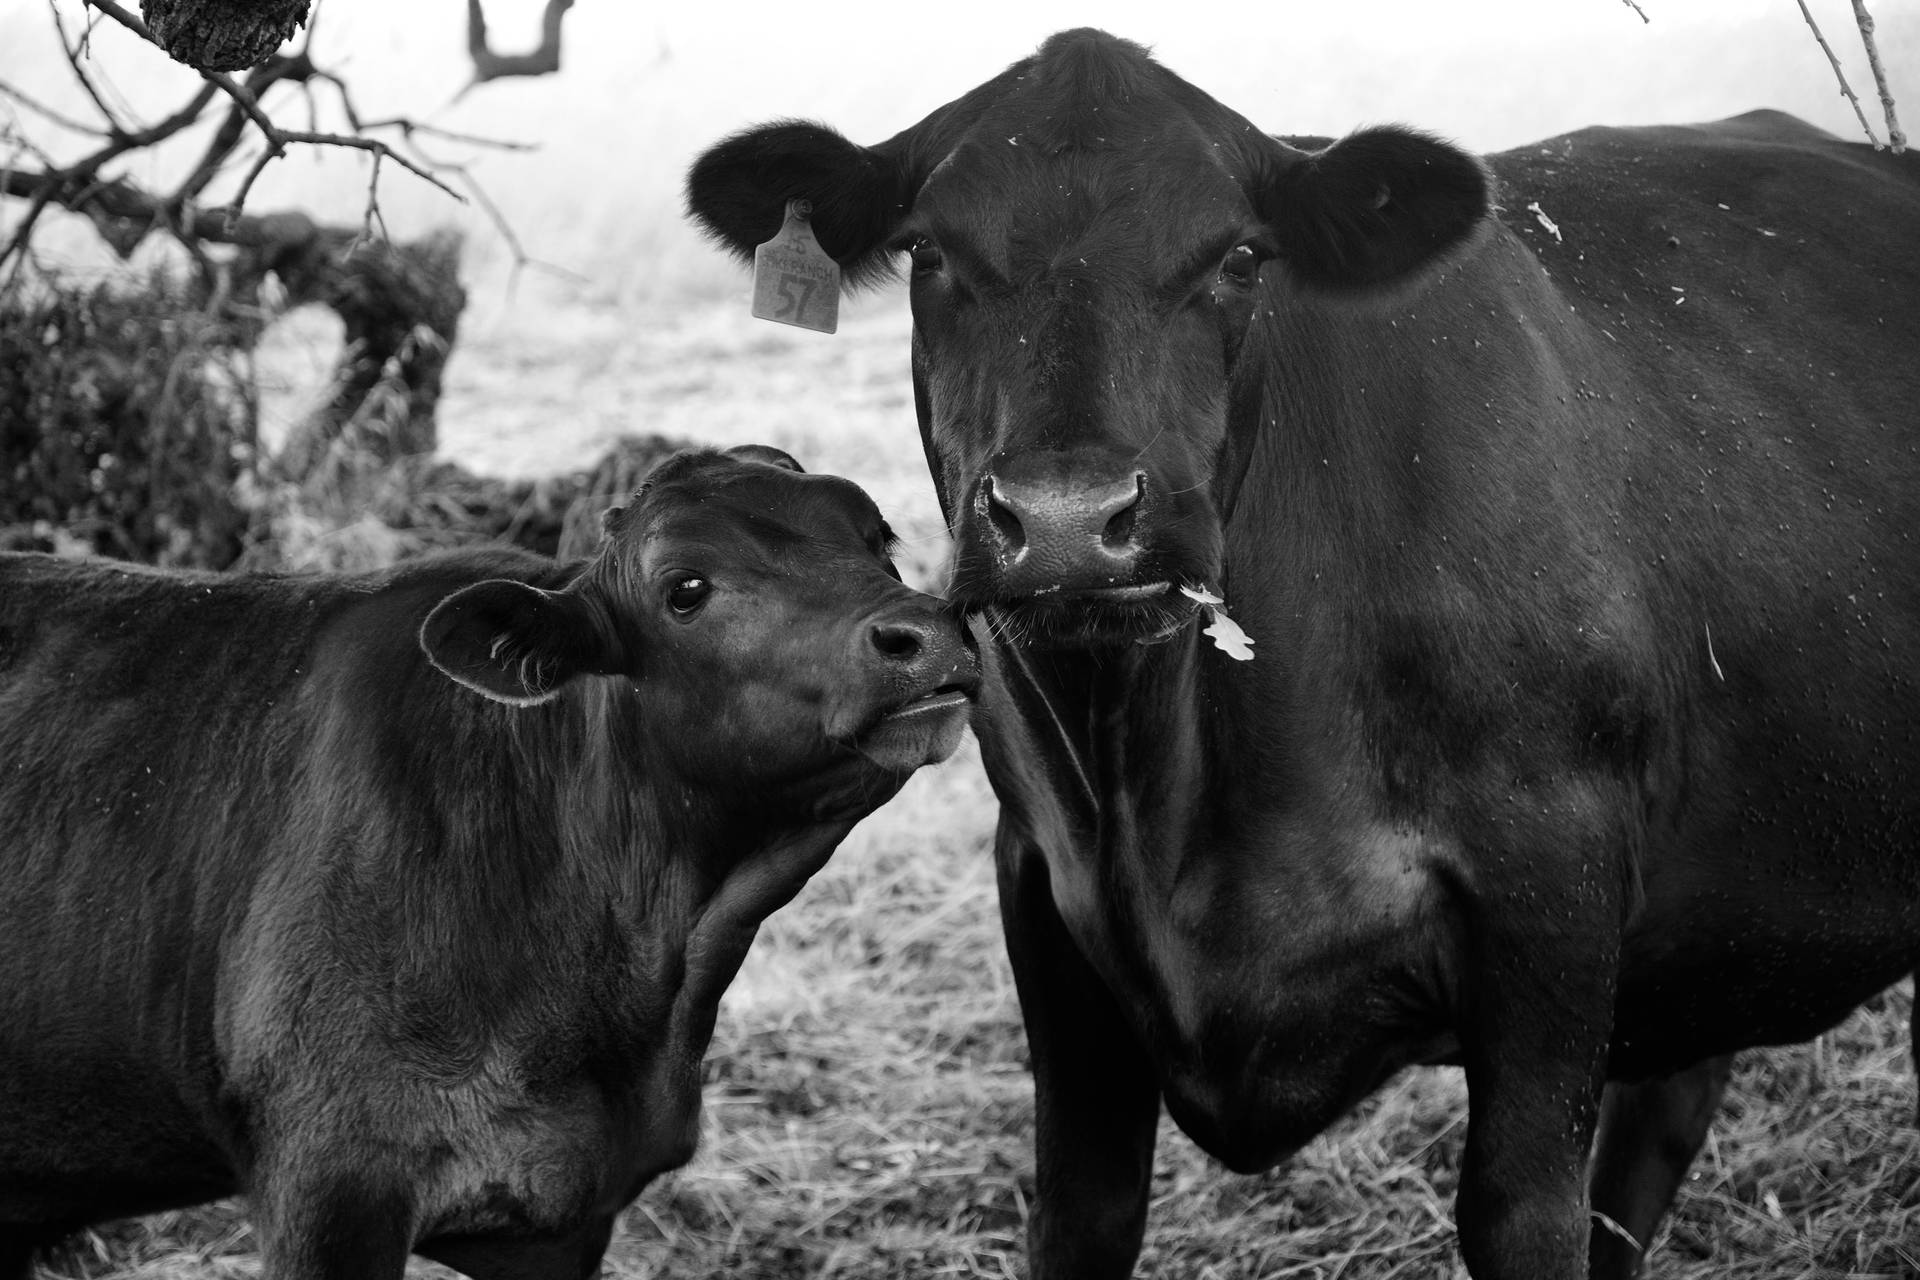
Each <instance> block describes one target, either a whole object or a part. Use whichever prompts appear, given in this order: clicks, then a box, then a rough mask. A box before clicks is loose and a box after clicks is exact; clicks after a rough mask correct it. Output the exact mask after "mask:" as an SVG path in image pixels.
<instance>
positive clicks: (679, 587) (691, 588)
mask: <svg viewBox="0 0 1920 1280" xmlns="http://www.w3.org/2000/svg"><path fill="white" fill-rule="evenodd" d="M712 591H713V584H712V583H710V582H708V581H707V580H706V579H705V578H696V577H693V576H692V575H691V574H689V575H688V576H687V577H684V578H679V579H677V580H675V582H674V584H673V585H672V586H670V587H668V588H667V607H668V608H669V609H672V610H673V611H674V612H675V613H677V614H679V615H680V616H682V617H686V616H687V615H688V614H691V613H693V612H694V611H695V610H697V609H699V607H700V606H701V605H703V604H705V603H706V602H707V596H708V595H709V594H710V593H711V592H712Z"/></svg>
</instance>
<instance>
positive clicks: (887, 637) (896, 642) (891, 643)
mask: <svg viewBox="0 0 1920 1280" xmlns="http://www.w3.org/2000/svg"><path fill="white" fill-rule="evenodd" d="M868 639H870V640H871V641H872V642H873V647H874V650H875V651H876V652H877V653H879V654H880V656H881V657H883V658H891V659H893V660H894V661H895V662H911V661H913V660H914V659H915V658H917V657H919V656H920V650H921V649H922V648H924V647H925V642H924V640H923V639H922V637H921V635H920V632H919V630H918V629H917V628H914V627H909V626H905V625H902V624H899V623H886V622H883V623H881V624H879V625H878V626H876V627H874V629H873V630H872V632H870V633H869V635H868Z"/></svg>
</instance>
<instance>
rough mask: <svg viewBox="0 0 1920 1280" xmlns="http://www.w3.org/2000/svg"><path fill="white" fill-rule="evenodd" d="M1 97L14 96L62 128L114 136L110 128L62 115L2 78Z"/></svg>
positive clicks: (105, 136)
mask: <svg viewBox="0 0 1920 1280" xmlns="http://www.w3.org/2000/svg"><path fill="white" fill-rule="evenodd" d="M0 97H6V98H12V99H13V100H14V101H15V102H17V103H19V104H20V105H21V106H23V107H26V108H27V109H28V110H30V111H34V112H36V113H38V114H40V115H42V116H45V117H46V118H47V119H48V120H51V121H52V122H53V123H54V124H57V125H59V126H60V127H61V128H62V129H71V130H73V132H75V133H84V134H88V135H90V136H92V137H95V138H107V137H111V136H112V134H111V133H110V132H109V131H108V130H106V129H102V128H100V127H99V126H98V125H91V124H88V123H86V122H85V121H83V120H75V119H73V118H72V117H70V116H63V115H61V114H60V113H59V112H58V111H55V110H54V109H53V108H52V107H49V106H47V105H46V104H45V103H41V102H36V101H34V100H33V99H32V98H30V97H28V96H27V95H26V94H24V93H22V92H20V90H18V89H16V88H14V87H13V86H12V85H10V84H8V83H6V82H5V81H4V80H0Z"/></svg>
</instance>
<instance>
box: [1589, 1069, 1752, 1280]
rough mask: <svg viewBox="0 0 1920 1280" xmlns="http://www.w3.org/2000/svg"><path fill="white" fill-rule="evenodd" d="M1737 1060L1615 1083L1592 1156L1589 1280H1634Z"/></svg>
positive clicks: (1701, 1140)
mask: <svg viewBox="0 0 1920 1280" xmlns="http://www.w3.org/2000/svg"><path fill="white" fill-rule="evenodd" d="M1732 1074H1733V1055H1732V1054H1726V1055H1724V1056H1722V1057H1718V1058H1708V1059H1706V1060H1705V1061H1704V1062H1696V1063H1695V1064H1694V1065H1692V1066H1691V1067H1688V1068H1686V1069H1685V1070H1683V1071H1676V1072H1674V1073H1673V1074H1672V1075H1670V1076H1662V1077H1660V1078H1658V1079H1654V1080H1644V1081H1637V1082H1633V1083H1619V1084H1610V1085H1608V1086H1607V1093H1606V1100H1605V1102H1604V1103H1603V1104H1602V1106H1601V1111H1600V1133H1599V1137H1598V1139H1597V1140H1596V1143H1595V1147H1594V1153H1593V1175H1592V1177H1591V1179H1590V1182H1591V1184H1592V1188H1593V1192H1592V1194H1593V1208H1594V1212H1595V1213H1597V1214H1600V1213H1603V1214H1605V1215H1606V1216H1607V1219H1608V1221H1607V1222H1599V1221H1597V1220H1596V1222H1595V1225H1594V1229H1593V1245H1592V1249H1591V1251H1590V1253H1589V1257H1590V1259H1591V1263H1590V1268H1589V1269H1590V1272H1591V1275H1592V1280H1633V1278H1634V1277H1636V1276H1638V1275H1639V1274H1640V1272H1641V1267H1642V1265H1643V1264H1644V1262H1645V1258H1646V1251H1647V1250H1648V1249H1649V1248H1651V1247H1652V1245H1653V1235H1654V1232H1655V1231H1657V1230H1659V1227H1660V1219H1662V1218H1664V1217H1665V1216H1666V1214H1667V1209H1668V1206H1670V1205H1671V1204H1672V1203H1673V1196H1674V1193H1675V1192H1676V1191H1678V1190H1679V1189H1680V1184H1681V1183H1682V1182H1683V1181H1685V1179H1686V1176H1687V1168H1688V1166H1690V1165H1691V1164H1692V1163H1693V1158H1694V1156H1695V1155H1696V1154H1697V1153H1698V1152H1699V1150H1700V1144H1701V1143H1702V1142H1705V1141H1706V1138H1707V1129H1708V1127H1709V1126H1710V1125H1712V1123H1713V1117H1714V1113H1715V1112H1717V1111H1718V1110H1719V1109H1720V1095H1721V1094H1723V1093H1725V1092H1726V1089H1727V1080H1728V1079H1729V1078H1730V1077H1731V1076H1732Z"/></svg>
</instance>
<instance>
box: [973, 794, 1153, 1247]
mask: <svg viewBox="0 0 1920 1280" xmlns="http://www.w3.org/2000/svg"><path fill="white" fill-rule="evenodd" d="M994 856H995V858H996V860H997V862H998V865H999V878H1000V912H1001V917H1002V921H1003V923H1004V925H1005V927H1006V936H1007V955H1008V957H1009V959H1010V960H1011V961H1012V964H1013V977H1014V985H1015V987H1016V988H1017V989H1018V991H1019V994H1020V1011H1021V1015H1022V1017H1023V1018H1024V1019H1025V1021H1026V1026H1027V1044H1028V1050H1029V1053H1030V1055H1031V1057H1032V1061H1033V1090H1034V1154H1035V1166H1036V1168H1035V1183H1036V1185H1035V1191H1034V1203H1033V1214H1032V1219H1031V1222H1030V1225H1029V1229H1028V1243H1029V1250H1030V1263H1029V1271H1028V1274H1029V1275H1030V1276H1031V1277H1032V1280H1068V1278H1071V1280H1108V1278H1115V1280H1117V1278H1118V1277H1124V1276H1127V1275H1130V1274H1132V1271H1133V1264H1134V1260H1135V1259H1136V1258H1138V1257H1139V1255H1140V1242H1141V1239H1142V1236H1143V1234H1144V1232H1145V1230H1146V1219H1147V1191H1148V1188H1149V1186H1150V1184H1151V1182H1152V1180H1153V1144H1154V1131H1155V1127H1156V1125H1157V1123H1158V1121H1159V1116H1160V1092H1159V1086H1158V1084H1157V1083H1156V1082H1155V1080H1154V1078H1153V1073H1152V1069H1151V1066H1150V1064H1149V1063H1148V1061H1147V1059H1146V1055H1145V1054H1144V1053H1143V1052H1142V1051H1141V1048H1140V1045H1139V1042H1138V1041H1137V1040H1136V1039H1135V1037H1134V1034H1133V1031H1132V1028H1131V1027H1129V1026H1128V1025H1127V1023H1126V1021H1125V1019H1124V1018H1123V1016H1122V1015H1121V1012H1120V1009H1119V1007H1118V1006H1117V1005H1116V1004H1115V1002H1114V999H1113V995H1112V993H1111V992H1110V991H1109V990H1108V989H1107V987H1106V984H1105V983H1104V982H1102V981H1101V979H1100V977H1099V975H1098V974H1096V973H1095V972H1094V970H1093V968H1092V966H1090V965H1089V964H1088V963H1087V961H1086V958H1085V957H1084V956H1082V955H1081V954H1080V951H1079V949H1078V948H1077V947H1076V946H1075V945H1074V943H1073V940H1072V938H1071V937H1070V936H1069V935H1068V933H1067V930H1066V926H1065V925H1064V924H1062V922H1061V920H1060V915H1059V912H1058V911H1057V910H1056V909H1055V907H1054V902H1053V890H1052V885H1051V883H1050V879H1049V876H1048V874H1047V868H1046V863H1045V862H1044V861H1043V860H1042V859H1041V857H1040V856H1039V854H1038V853H1036V852H1035V851H1034V850H1032V849H1031V848H1030V847H1028V846H1027V845H1026V844H1025V842H1024V841H1021V840H1020V839H1019V838H1018V837H1017V836H1016V835H1014V834H1013V833H1012V832H1010V831H1009V830H1008V828H1007V824H1006V823H1005V821H1004V820H1003V821H1002V823H1001V827H1000V833H999V837H998V840H997V842H996V847H995V850H994Z"/></svg>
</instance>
